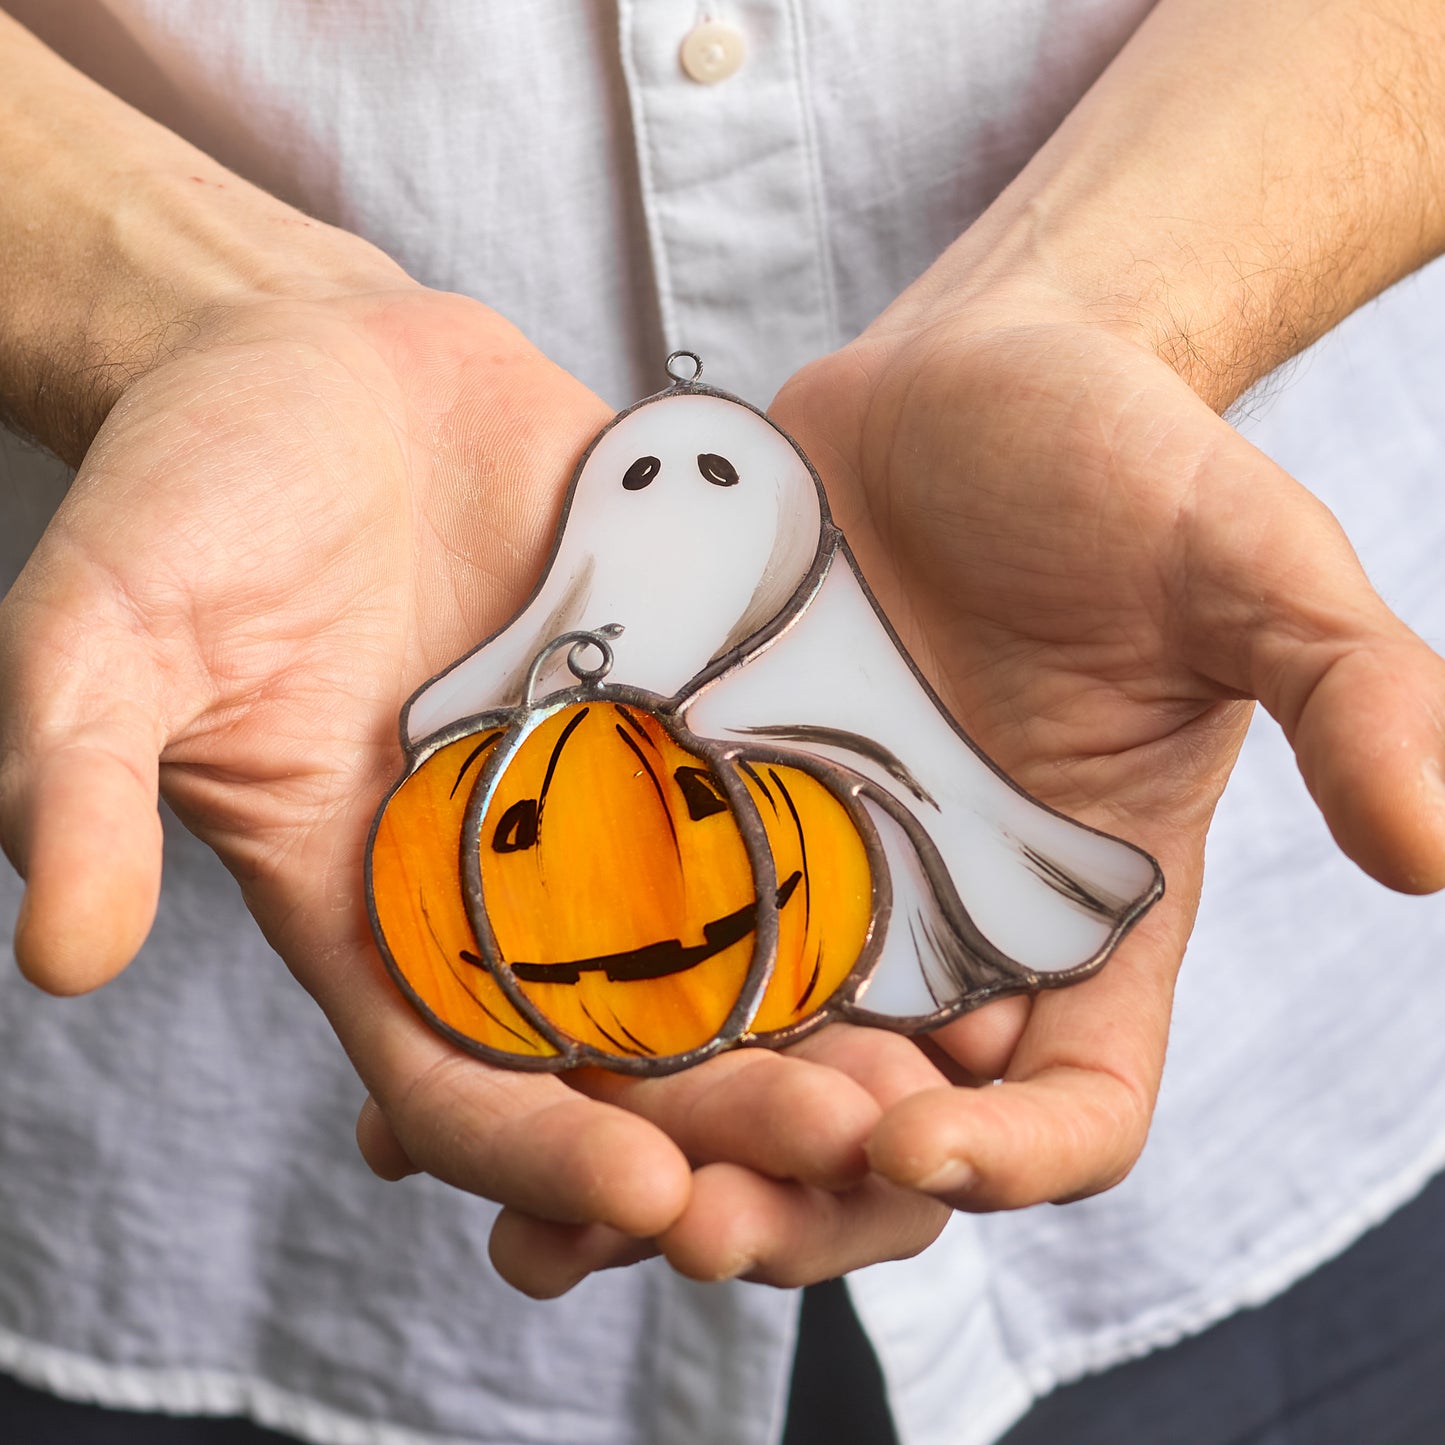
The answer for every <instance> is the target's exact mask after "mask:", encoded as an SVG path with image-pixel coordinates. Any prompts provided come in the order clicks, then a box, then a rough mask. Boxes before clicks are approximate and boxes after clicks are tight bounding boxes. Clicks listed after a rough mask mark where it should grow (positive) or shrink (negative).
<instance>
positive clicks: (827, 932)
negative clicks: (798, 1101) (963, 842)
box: [371, 698, 873, 1069]
mask: <svg viewBox="0 0 1445 1445" xmlns="http://www.w3.org/2000/svg"><path fill="white" fill-rule="evenodd" d="M371 866H372V886H373V896H374V898H375V906H376V915H377V923H378V925H379V931H380V934H381V936H382V937H383V939H384V941H385V944H386V946H387V950H388V952H389V954H390V956H391V959H392V962H393V965H394V967H395V968H396V969H397V970H398V971H399V973H400V974H401V975H402V977H403V978H404V979H405V981H406V983H407V985H408V986H409V988H410V990H411V991H412V993H413V995H414V996H415V997H416V998H417V999H418V1000H419V1001H420V1002H421V1003H423V1004H424V1005H425V1007H426V1009H427V1010H428V1011H429V1012H430V1013H431V1014H432V1015H433V1017H434V1018H435V1019H437V1020H439V1021H440V1022H442V1023H443V1024H444V1025H446V1026H447V1027H448V1030H449V1031H451V1032H453V1034H454V1036H459V1037H461V1038H462V1039H463V1040H464V1041H470V1042H471V1043H473V1044H475V1045H479V1046H480V1047H481V1049H482V1050H483V1051H484V1052H487V1053H496V1052H500V1053H502V1054H505V1055H509V1056H512V1057H513V1058H514V1059H515V1060H517V1061H527V1060H530V1061H532V1062H533V1063H534V1065H536V1066H540V1067H547V1066H548V1065H549V1062H550V1063H551V1065H552V1066H555V1065H556V1064H557V1063H560V1062H562V1061H564V1060H565V1061H569V1062H581V1061H584V1060H586V1059H591V1060H592V1061H594V1062H602V1063H607V1064H609V1065H611V1066H612V1067H645V1068H648V1069H652V1068H655V1067H657V1066H658V1065H659V1064H662V1063H664V1062H665V1061H668V1060H673V1059H680V1058H681V1057H682V1056H687V1057H688V1058H692V1057H701V1056H702V1055H703V1054H705V1053H707V1052H710V1051H711V1050H713V1049H714V1048H718V1047H722V1046H723V1045H725V1044H727V1043H731V1042H733V1041H735V1040H736V1039H738V1038H740V1037H742V1036H744V1035H745V1034H752V1035H760V1034H765V1033H769V1032H774V1031H779V1030H786V1029H792V1028H795V1027H796V1026H797V1025H798V1024H799V1023H800V1022H802V1021H804V1020H806V1019H807V1018H808V1017H809V1016H810V1015H812V1014H814V1013H816V1012H817V1010H818V1009H819V1008H821V1007H822V1005H823V1004H824V1003H826V1001H827V999H828V998H829V997H830V995H831V994H832V993H833V992H834V991H835V990H836V989H837V988H838V986H839V985H840V984H841V983H842V982H843V981H844V980H845V979H846V978H847V977H848V976H849V973H850V971H851V970H852V968H853V965H854V963H855V962H856V960H857V958H858V956H859V953H860V952H861V950H862V949H863V946H864V944H865V942H866V940H867V938H868V934H869V928H870V924H871V919H872V913H873V890H872V879H871V875H870V870H869V865H868V859H867V854H866V851H865V848H864V845H863V842H862V839H861V838H860V837H859V834H858V830H857V827H856V826H855V824H854V821H853V818H852V816H851V814H850V812H849V809H848V807H847V806H846V805H845V803H844V802H843V801H841V800H840V799H839V798H838V797H836V796H835V795H834V794H833V793H832V792H830V790H829V789H828V788H827V787H825V786H824V785H823V784H822V783H821V782H819V781H818V780H817V779H816V778H815V777H813V776H812V775H811V774H809V773H807V772H804V771H802V770H800V769H798V768H795V767H790V766H785V765H783V764H781V763H778V762H767V761H761V760H752V761H749V760H747V759H745V758H741V757H737V758H732V759H728V758H723V759H719V760H717V761H711V762H710V761H709V760H708V759H707V758H706V757H704V756H703V755H702V754H700V753H699V752H696V751H693V750H692V749H690V748H689V747H688V746H687V745H686V742H685V741H684V740H683V738H682V737H680V736H679V735H678V732H677V730H676V729H675V728H674V727H671V726H669V725H668V724H667V723H666V722H665V721H664V719H663V718H662V717H661V716H659V715H658V714H657V713H655V712H653V711H652V710H650V709H649V708H647V707H645V706H642V705H639V704H637V703H632V704H627V703H623V702H620V701H614V700H610V699H602V698H598V699H594V700H588V701H582V702H572V703H569V704H567V705H565V706H561V707H558V708H556V709H555V710H552V711H543V712H541V713H539V714H535V715H533V716H532V717H530V718H529V719H527V720H525V721H524V722H523V723H521V724H516V725H513V726H512V727H510V728H495V729H484V730H482V731H481V732H479V733H476V734H471V735H469V736H468V737H466V738H464V739H461V740H459V741H456V742H453V743H451V744H449V745H448V746H447V747H444V748H442V749H439V750H438V751H437V752H435V753H433V754H432V755H431V757H429V758H428V759H427V760H426V761H425V762H424V763H423V764H422V765H421V767H419V768H418V769H417V770H416V771H415V772H414V773H412V775H411V776H410V777H409V778H408V779H407V780H406V781H405V782H404V783H403V784H402V785H401V786H400V787H399V788H398V789H397V791H396V792H395V793H394V794H393V796H392V798H391V799H390V801H389V802H388V804H387V806H386V808H385V809H384V811H383V814H382V816H381V819H380V822H379V824H378V828H377V832H376V837H375V841H374V844H373V849H372V864H371ZM449 899H450V900H461V901H454V902H453V903H452V904H450V905H449V904H448V900H449Z"/></svg>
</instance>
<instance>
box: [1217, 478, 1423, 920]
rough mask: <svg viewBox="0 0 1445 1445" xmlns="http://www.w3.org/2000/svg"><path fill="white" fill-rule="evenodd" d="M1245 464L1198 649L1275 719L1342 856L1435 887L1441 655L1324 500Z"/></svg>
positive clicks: (1389, 876) (1407, 887) (1417, 885)
mask: <svg viewBox="0 0 1445 1445" xmlns="http://www.w3.org/2000/svg"><path fill="white" fill-rule="evenodd" d="M1262 469H1267V472H1266V471H1264V470H1262ZM1251 472H1252V475H1251V476H1250V477H1249V478H1248V480H1247V487H1248V491H1249V496H1248V498H1247V500H1246V499H1243V498H1242V499H1241V502H1240V507H1239V509H1237V510H1235V512H1234V516H1235V518H1236V520H1235V521H1234V523H1233V524H1232V525H1230V526H1228V527H1226V528H1225V529H1224V530H1225V535H1226V537H1227V538H1229V540H1228V541H1227V542H1226V544H1225V545H1223V546H1215V547H1211V548H1210V549H1208V552H1207V560H1206V561H1205V563H1204V565H1203V566H1202V568H1201V569H1200V571H1199V572H1198V573H1196V582H1197V583H1200V584H1202V585H1201V586H1199V587H1197V588H1196V589H1192V590H1195V592H1196V595H1201V594H1202V596H1203V597H1204V598H1205V599H1207V600H1206V601H1205V602H1204V605H1203V606H1202V607H1198V608H1195V609H1193V610H1194V613H1195V616H1194V621H1195V623H1196V626H1195V627H1194V628H1193V629H1192V630H1193V632H1194V638H1193V645H1194V650H1195V652H1196V655H1198V656H1199V657H1200V658H1201V661H1202V666H1203V670H1205V671H1207V672H1208V673H1209V674H1210V675H1211V676H1213V677H1215V678H1216V679H1217V680H1218V681H1220V682H1222V683H1223V684H1225V685H1226V686H1228V687H1231V688H1233V689H1235V690H1237V691H1239V692H1242V693H1245V694H1248V695H1251V696H1254V697H1257V698H1259V700H1260V701H1261V702H1262V703H1263V704H1264V706H1265V707H1266V708H1267V709H1268V710H1269V712H1270V714H1271V715H1272V716H1273V717H1274V718H1275V720H1276V721H1277V722H1279V724H1280V725H1281V727H1282V728H1283V729H1284V732H1285V735H1286V736H1287V737H1288V738H1289V741H1290V743H1291V745H1292V746H1293V748H1294V751H1295V758H1296V760H1297V762H1298V764H1299V768H1300V772H1301V774H1302V775H1303V777H1304V780H1305V783H1306V785H1307V786H1308V788H1309V790H1310V793H1311V795H1312V796H1313V798H1314V800H1315V802H1316V803H1317V804H1318V806H1319V808H1320V811H1321V813H1323V815H1324V818H1325V821H1326V822H1327V823H1328V825H1329V828H1330V831H1331V833H1332V834H1333V835H1334V838H1335V841H1336V842H1337V843H1338V844H1339V846H1340V848H1341V849H1342V850H1343V851H1344V852H1345V853H1346V854H1348V856H1349V857H1351V858H1352V859H1354V861H1355V862H1356V863H1358V864H1359V865H1360V867H1362V868H1363V869H1364V870H1365V871H1366V872H1367V873H1369V874H1371V875H1372V876H1373V877H1375V878H1377V879H1378V880H1379V881H1380V882H1382V883H1385V884H1387V885H1389V886H1390V887H1392V888H1397V889H1400V890H1401V891H1403V892H1408V893H1430V892H1434V891H1435V890H1436V889H1439V888H1442V887H1445V780H1442V774H1441V759H1442V756H1445V660H1442V659H1441V658H1440V657H1439V656H1438V655H1437V654H1436V653H1435V652H1434V651H1433V650H1432V649H1431V648H1430V647H1429V646H1427V645H1426V643H1425V642H1424V641H1422V640H1421V639H1420V638H1419V637H1418V636H1416V635H1415V633H1413V632H1412V631H1411V630H1410V629H1409V628H1408V627H1407V626H1406V625H1405V624H1404V623H1403V622H1401V621H1400V619H1399V618H1398V617H1396V616H1395V615H1394V613H1392V612H1391V611H1390V609H1389V608H1388V607H1387V606H1386V605H1385V603H1384V602H1383V600H1382V599H1381V598H1380V596H1379V594H1378V593H1376V591H1375V590H1374V588H1373V587H1372V586H1371V585H1370V582H1369V579H1368V578H1367V577H1366V576H1365V573H1364V570H1363V568H1362V567H1361V566H1360V563H1359V560H1358V558H1357V557H1356V556H1355V553H1354V550H1353V549H1352V548H1351V546H1350V544H1349V542H1348V540H1347V539H1346V537H1345V535H1344V532H1343V530H1342V529H1341V528H1340V526H1339V523H1338V522H1337V521H1336V520H1335V518H1334V516H1333V515H1332V514H1331V513H1330V512H1329V510H1328V509H1327V508H1326V507H1325V506H1324V505H1323V504H1322V503H1320V502H1319V501H1318V500H1317V499H1315V498H1314V497H1313V496H1311V495H1310V494H1309V493H1308V492H1306V491H1305V490H1304V489H1303V488H1302V487H1300V486H1298V484H1297V483H1295V482H1294V481H1293V480H1291V479H1290V478H1289V477H1288V476H1286V475H1285V474H1284V473H1283V472H1280V471H1279V470H1278V469H1277V468H1274V467H1273V465H1272V464H1271V463H1266V462H1264V461H1263V459H1262V458H1261V459H1259V462H1258V464H1257V465H1256V466H1255V467H1254V468H1251Z"/></svg>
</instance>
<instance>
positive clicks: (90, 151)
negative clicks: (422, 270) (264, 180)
mask: <svg viewBox="0 0 1445 1445" xmlns="http://www.w3.org/2000/svg"><path fill="white" fill-rule="evenodd" d="M0 71H3V72H4V74H3V85H0V253H3V254H4V255H5V258H6V264H5V266H4V267H3V268H0V420H5V421H8V422H9V423H10V424H11V425H13V426H15V427H16V428H18V429H19V430H21V431H23V432H25V433H27V434H29V435H31V436H33V437H35V438H36V439H37V440H39V441H41V442H43V443H44V444H45V445H47V446H49V447H50V448H51V449H52V450H54V451H56V452H57V453H58V454H60V455H61V456H63V457H64V458H65V459H66V460H68V461H71V462H73V463H78V462H79V460H80V458H81V456H82V455H83V454H84V452H85V450H86V449H87V447H88V446H89V444H90V441H91V439H92V438H93V437H94V435H95V432H96V431H97V430H98V428H99V426H100V424H101V422H102V421H103V420H104V419H105V416H106V414H107V413H108V412H109V410H110V409H111V407H112V406H113V405H114V403H115V401H116V400H117V399H118V397H119V396H120V395H121V393H122V392H123V391H124V390H125V389H126V388H127V387H128V386H130V385H131V384H132V383H134V382H135V381H136V380H138V379H139V378H140V377H142V376H144V375H145V374H146V373H148V372H149V371H150V370H152V369H153V368H154V367H156V366H157V365H159V364H160V363H162V362H163V361H165V360H167V359H168V358H169V357H171V356H172V355H174V354H175V353H176V352H177V351H178V350H180V349H182V348H184V347H185V346H187V345H188V344H193V343H194V341H195V339H196V338H197V337H198V336H199V335H202V334H204V333H205V332H207V331H209V330H211V329H213V327H214V326H215V325H216V323H217V322H218V321H220V320H222V319H223V318H225V317H226V316H227V315H228V314H234V313H237V312H239V311H242V310H244V309H245V308H247V307H249V306H251V305H253V304H256V303H261V302H270V301H276V300H281V299H287V298H291V299H305V300H319V299H322V298H325V297H328V296H343V295H354V294H358V293H364V292H368V291H375V290H378V289H383V288H386V289H394V288H395V287H397V286H398V284H406V278H405V275H404V273H403V272H402V271H401V270H400V268H399V267H397V266H396V265H395V264H394V263H393V262H391V261H390V260H389V259H387V258H386V257H385V256H384V255H383V254H382V253H381V252H379V251H377V250H376V249H375V248H374V247H372V246H370V245H368V244H367V243H366V242H364V241H362V240H360V239H359V238H358V237H355V236H352V235H349V234H347V233H346V232H343V231H339V230H337V229H336V228H334V227H331V226H327V225H324V224H323V223H321V222H318V221H315V220H312V219H311V218H309V217H307V216H304V215H302V214H301V213H300V212H298V211H296V210H295V209H293V208H292V207H290V206H287V205H285V204H284V203H283V202H281V201H279V200H277V199H276V198H274V197H272V196H270V195H267V194H266V193H265V192H263V191H261V190H259V189H258V188H257V187H255V186H252V185H250V184H249V183H247V182H246V181H244V180H242V179H240V178H239V177H237V176H235V175H233V174H231V173H230V172H227V171H226V170H224V169H223V168H222V167H220V166H219V165H217V164H216V163H215V162H214V161H212V160H211V159H210V158H209V157H207V156H205V155H204V154H202V153H201V152H199V151H197V150H196V149H195V148H194V147H192V146H190V145H189V144H187V143H186V142H185V141H183V140H181V139H180V138H179V137H177V136H175V135H173V134H171V133H170V132H168V131H166V130H164V129H163V128H162V127H160V126H159V125H156V124H155V123H154V122H152V121H150V120H149V119H148V118H146V117H145V116H142V115H140V114H139V113H137V112H136V111H134V110H131V109H130V108H129V107H128V106H125V105H124V104H123V103H121V102H120V101H118V100H116V99H115V98H114V97H113V96H110V95H109V94H107V93H106V92H104V91H102V90H101V89H100V88H99V87H97V86H95V85H93V84H92V83H91V82H90V81H88V80H86V79H85V78H84V77H82V76H80V75H78V74H77V73H76V72H75V71H73V70H71V69H70V68H69V67H68V66H66V65H64V64H63V63H62V62H61V61H59V60H58V59H57V58H56V57H55V56H54V55H52V54H51V53H50V52H49V51H47V50H46V49H45V48H44V47H43V46H41V45H39V43H38V42H36V41H35V40H34V39H33V38H32V37H30V36H29V35H28V34H27V33H26V32H24V31H23V30H21V29H20V28H19V27H18V26H16V25H15V24H14V22H12V21H10V20H8V19H7V18H6V17H4V16H3V15H0Z"/></svg>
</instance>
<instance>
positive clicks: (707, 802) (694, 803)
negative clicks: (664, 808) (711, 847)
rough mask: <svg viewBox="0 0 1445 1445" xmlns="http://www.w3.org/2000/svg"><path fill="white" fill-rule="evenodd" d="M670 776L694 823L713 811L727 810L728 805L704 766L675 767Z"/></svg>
mask: <svg viewBox="0 0 1445 1445" xmlns="http://www.w3.org/2000/svg"><path fill="white" fill-rule="evenodd" d="M672 777H673V781H674V782H676V784H677V786H678V787H679V788H681V789H682V800H683V802H685V803H686V804H687V816H688V817H689V818H691V819H692V821H693V822H694V823H699V822H701V821H702V820H703V819H704V818H711V817H712V815H713V814H714V813H726V812H727V811H728V805H727V804H726V803H725V802H724V801H723V799H722V797H721V795H720V794H719V793H718V791H717V787H716V785H715V784H714V783H713V781H712V778H711V776H710V775H709V774H708V772H707V770H706V769H705V768H677V769H676V770H674V772H673V775H672Z"/></svg>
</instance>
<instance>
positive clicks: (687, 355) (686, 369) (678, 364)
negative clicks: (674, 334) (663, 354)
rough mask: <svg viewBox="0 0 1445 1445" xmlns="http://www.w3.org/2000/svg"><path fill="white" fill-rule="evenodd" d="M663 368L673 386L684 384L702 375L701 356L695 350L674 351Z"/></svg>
mask: <svg viewBox="0 0 1445 1445" xmlns="http://www.w3.org/2000/svg"><path fill="white" fill-rule="evenodd" d="M689 363H691V365H689ZM665 369H666V371H667V374H668V376H669V377H670V378H671V380H672V384H673V385H674V386H686V385H688V383H689V382H693V381H696V380H697V379H698V378H699V377H700V376H701V375H702V357H700V356H699V355H698V354H697V352H695V351H674V352H673V353H672V355H671V356H669V357H668V358H667V365H666V368H665Z"/></svg>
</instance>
